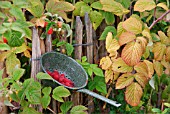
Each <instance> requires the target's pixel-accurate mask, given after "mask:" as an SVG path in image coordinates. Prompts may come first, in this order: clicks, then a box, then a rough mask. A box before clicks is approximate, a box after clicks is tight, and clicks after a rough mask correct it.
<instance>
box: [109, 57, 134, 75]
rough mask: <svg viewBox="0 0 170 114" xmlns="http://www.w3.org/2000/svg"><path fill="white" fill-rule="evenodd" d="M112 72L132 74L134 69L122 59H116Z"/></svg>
mask: <svg viewBox="0 0 170 114" xmlns="http://www.w3.org/2000/svg"><path fill="white" fill-rule="evenodd" d="M112 70H113V71H115V72H121V73H126V72H132V70H133V67H131V66H128V65H127V64H126V63H125V62H124V61H123V60H122V58H118V59H115V60H114V61H113V63H112Z"/></svg>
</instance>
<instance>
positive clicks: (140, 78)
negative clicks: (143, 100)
mask: <svg viewBox="0 0 170 114" xmlns="http://www.w3.org/2000/svg"><path fill="white" fill-rule="evenodd" d="M134 77H135V80H136V81H137V82H138V83H139V84H140V85H141V86H142V87H143V88H145V85H146V84H147V83H148V79H147V77H146V76H145V75H143V74H141V73H136V74H134Z"/></svg>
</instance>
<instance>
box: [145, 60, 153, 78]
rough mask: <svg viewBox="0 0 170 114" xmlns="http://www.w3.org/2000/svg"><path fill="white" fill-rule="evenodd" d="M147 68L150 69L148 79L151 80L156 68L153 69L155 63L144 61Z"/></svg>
mask: <svg viewBox="0 0 170 114" xmlns="http://www.w3.org/2000/svg"><path fill="white" fill-rule="evenodd" d="M143 62H144V63H145V64H146V66H147V69H148V77H149V78H152V76H153V74H154V68H153V63H152V62H150V61H148V60H144V61H143Z"/></svg>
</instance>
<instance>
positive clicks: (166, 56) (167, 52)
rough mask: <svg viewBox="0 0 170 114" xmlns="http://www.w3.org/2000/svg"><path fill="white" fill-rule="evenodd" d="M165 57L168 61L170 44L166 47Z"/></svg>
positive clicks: (169, 59)
mask: <svg viewBox="0 0 170 114" xmlns="http://www.w3.org/2000/svg"><path fill="white" fill-rule="evenodd" d="M165 59H166V61H168V62H170V46H168V47H167V48H166V53H165Z"/></svg>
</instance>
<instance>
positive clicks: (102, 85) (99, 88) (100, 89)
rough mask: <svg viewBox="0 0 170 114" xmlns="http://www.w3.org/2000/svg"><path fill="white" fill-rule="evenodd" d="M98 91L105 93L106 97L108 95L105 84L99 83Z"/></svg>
mask: <svg viewBox="0 0 170 114" xmlns="http://www.w3.org/2000/svg"><path fill="white" fill-rule="evenodd" d="M96 90H97V91H99V92H101V93H104V94H105V95H106V94H107V88H106V83H105V82H98V83H97V85H96Z"/></svg>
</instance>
